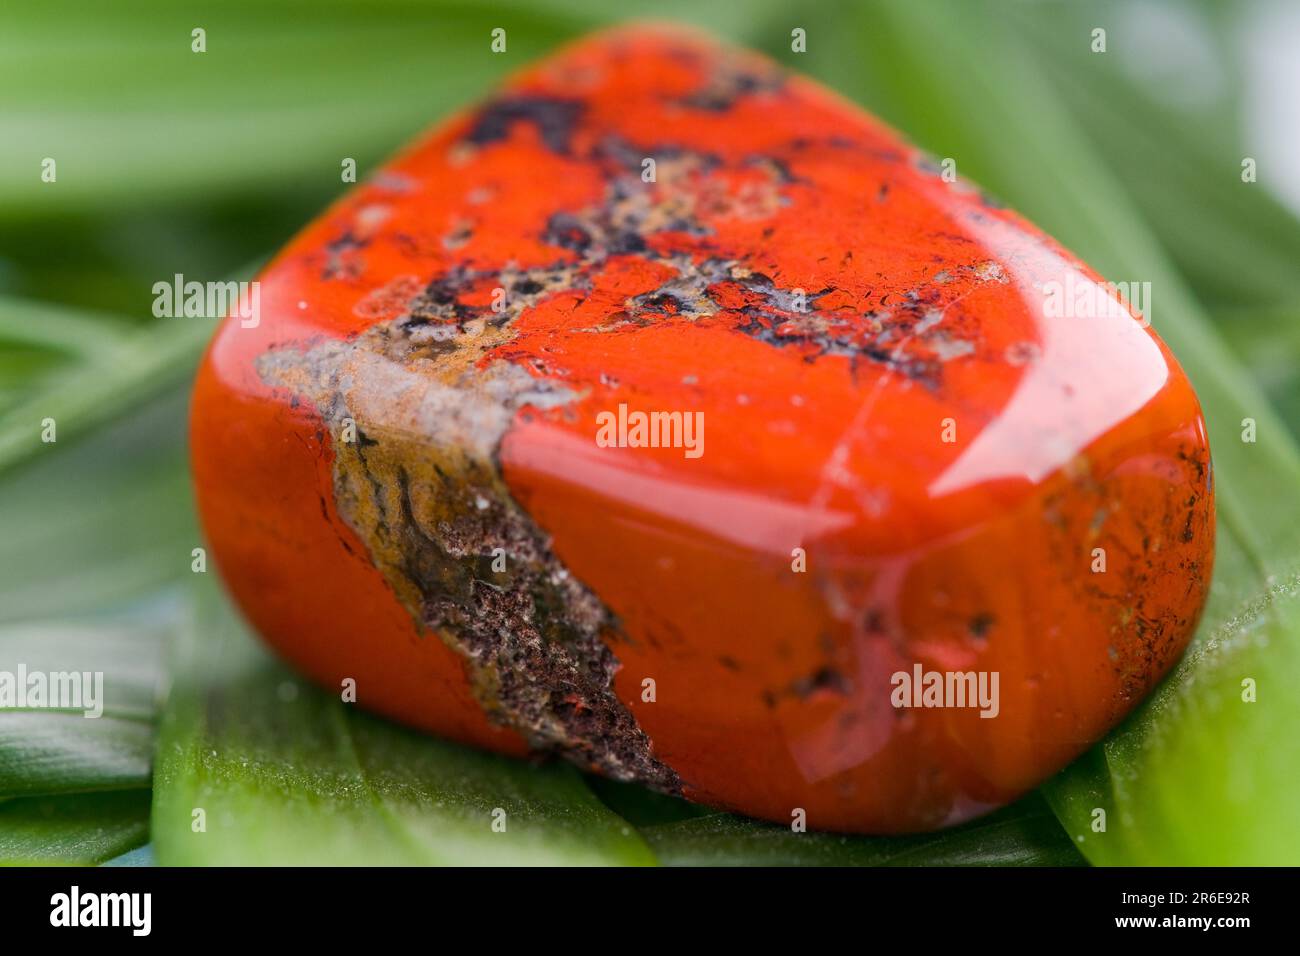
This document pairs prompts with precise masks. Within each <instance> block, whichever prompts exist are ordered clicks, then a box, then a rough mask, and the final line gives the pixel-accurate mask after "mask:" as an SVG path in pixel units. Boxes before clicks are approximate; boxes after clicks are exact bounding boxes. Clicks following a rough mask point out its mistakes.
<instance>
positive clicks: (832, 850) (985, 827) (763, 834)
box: [641, 794, 1085, 866]
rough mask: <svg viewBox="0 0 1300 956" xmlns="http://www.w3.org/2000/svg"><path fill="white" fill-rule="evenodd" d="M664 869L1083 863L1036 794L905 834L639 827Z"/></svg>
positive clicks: (723, 817)
mask: <svg viewBox="0 0 1300 956" xmlns="http://www.w3.org/2000/svg"><path fill="white" fill-rule="evenodd" d="M641 835H642V836H643V837H645V840H646V842H647V843H649V844H650V847H651V849H653V850H654V851H655V854H656V855H657V856H658V857H659V860H660V862H661V863H663V864H665V865H669V866H1082V865H1084V862H1085V861H1084V859H1083V857H1082V856H1080V855H1079V851H1078V850H1076V849H1075V848H1074V845H1073V844H1072V843H1071V842H1070V838H1069V837H1067V836H1066V835H1065V833H1064V832H1062V830H1061V826H1060V824H1059V823H1058V822H1057V820H1056V817H1054V816H1053V815H1052V811H1051V809H1050V808H1049V807H1048V806H1047V804H1046V803H1045V802H1044V801H1043V799H1042V797H1040V796H1038V795H1037V794H1035V795H1031V796H1029V797H1026V798H1025V799H1024V800H1022V801H1020V802H1019V803H1016V804H1014V805H1012V806H1010V807H1004V808H1003V809H1001V810H998V811H996V812H995V813H991V814H989V815H988V816H986V817H983V818H981V819H979V820H974V821H972V822H970V823H966V824H963V825H962V826H959V827H955V828H953V829H951V830H942V831H940V832H938V833H927V834H922V835H917V836H906V837H855V836H842V835H839V834H834V833H794V832H793V831H791V829H790V828H789V827H782V826H776V825H773V824H768V823H759V822H757V821H754V820H747V819H745V818H744V817H737V816H732V815H731V814H727V813H714V814H709V815H708V816H698V817H694V818H692V819H687V820H679V821H677V822H675V823H661V824H656V825H652V826H647V827H643V828H642V829H641Z"/></svg>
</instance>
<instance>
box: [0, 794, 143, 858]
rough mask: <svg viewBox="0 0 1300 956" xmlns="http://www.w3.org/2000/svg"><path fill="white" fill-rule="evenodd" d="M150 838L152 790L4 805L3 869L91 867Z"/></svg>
mask: <svg viewBox="0 0 1300 956" xmlns="http://www.w3.org/2000/svg"><path fill="white" fill-rule="evenodd" d="M148 838H149V791H148V790H126V791H122V792H118V793H95V794H77V795H71V796H66V795H65V796H57V797H29V798H27V799H23V800H8V801H5V802H4V803H0V866H70V865H75V866H92V865H94V864H97V863H102V862H104V861H106V860H111V859H113V858H114V857H118V856H120V855H121V854H123V853H126V852H127V851H129V850H132V849H133V848H135V847H138V846H141V845H143V844H144V842H145V841H146V840H147V839H148Z"/></svg>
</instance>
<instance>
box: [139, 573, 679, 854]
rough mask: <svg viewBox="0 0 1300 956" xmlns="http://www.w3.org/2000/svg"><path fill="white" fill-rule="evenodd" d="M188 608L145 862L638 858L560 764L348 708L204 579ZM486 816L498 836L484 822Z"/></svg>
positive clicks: (639, 846) (636, 843) (636, 845)
mask: <svg viewBox="0 0 1300 956" xmlns="http://www.w3.org/2000/svg"><path fill="white" fill-rule="evenodd" d="M197 606H198V609H199V613H198V615H197V618H196V627H195V629H194V631H193V632H192V633H190V634H188V635H187V636H186V638H185V639H184V640H183V641H181V646H180V647H178V650H177V654H178V657H177V665H176V669H175V673H174V677H173V687H172V691H171V696H170V699H169V700H168V702H167V704H166V707H165V710H164V720H163V725H162V728H161V730H160V734H159V744H158V758H157V772H156V774H155V778H154V810H153V842H154V848H155V853H156V854H157V858H158V861H159V863H161V864H163V865H197V864H238V865H258V864H275V865H314V864H367V865H369V864H405V865H412V864H550V865H557V864H645V863H652V862H653V859H654V858H653V856H652V854H651V853H650V851H649V849H648V848H647V847H646V845H645V843H644V842H643V841H642V840H641V839H640V838H639V837H638V836H637V835H636V833H635V832H634V831H633V829H632V828H631V826H629V825H628V824H627V823H626V822H625V821H623V820H621V819H619V818H618V817H617V816H615V815H614V814H613V813H611V812H610V811H609V810H608V809H607V808H606V807H605V806H604V805H603V804H602V803H601V802H600V801H599V800H598V799H597V798H596V797H595V795H594V794H592V793H591V791H590V790H588V789H587V787H586V786H585V785H584V784H583V781H582V777H581V775H579V774H578V773H577V772H576V771H574V770H572V769H571V768H569V767H566V766H562V765H559V764H548V765H545V766H540V767H538V766H532V765H530V764H528V763H526V762H523V761H515V760H509V759H506V758H502V757H496V756H493V755H491V754H486V753H480V752H477V751H474V750H470V749H467V748H464V747H460V746H457V745H455V744H451V743H447V742H444V741H439V740H434V739H432V738H428V737H424V736H421V735H418V734H414V733H412V732H410V731H406V730H403V729H401V728H399V727H396V726H392V725H390V724H387V723H385V722H383V721H380V720H378V719H376V718H373V717H369V716H366V715H364V714H360V713H358V712H356V711H355V710H354V709H353V708H352V707H351V706H350V705H346V704H344V703H342V701H341V700H340V699H339V697H337V696H334V695H330V694H327V693H325V692H324V691H321V690H318V689H316V688H314V687H311V686H309V685H307V684H306V683H304V682H303V681H302V680H301V679H300V678H298V677H296V676H295V675H293V674H292V673H290V672H289V671H288V670H286V669H285V668H284V667H283V666H281V665H279V664H278V663H276V662H274V661H273V660H272V659H271V658H270V657H269V655H267V654H266V653H265V652H264V651H262V650H261V649H260V648H259V647H257V646H256V645H255V644H254V643H253V642H252V639H251V638H250V637H249V636H248V634H247V633H246V631H245V630H244V628H243V627H242V625H241V624H240V623H239V622H238V621H237V620H236V618H235V617H234V615H233V612H232V611H231V609H229V608H228V607H227V606H226V604H225V602H224V601H223V600H221V599H220V597H219V596H218V595H216V594H214V593H213V591H212V590H210V589H204V591H203V593H201V594H200V597H199V600H198V605H197ZM200 810H201V811H202V819H203V821H204V824H205V829H204V830H203V831H202V832H198V831H196V829H195V827H196V826H197V824H196V823H195V821H196V819H198V817H196V812H197V811H200ZM498 810H499V811H504V815H503V816H502V815H500V814H497V815H496V817H494V813H495V812H496V811H498ZM494 819H503V820H504V822H505V832H494V830H493V822H494Z"/></svg>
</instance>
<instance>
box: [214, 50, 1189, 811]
mask: <svg viewBox="0 0 1300 956" xmlns="http://www.w3.org/2000/svg"><path fill="white" fill-rule="evenodd" d="M646 159H653V160H654V177H653V179H654V181H652V182H647V181H645V177H643V172H645V171H646V170H647V168H648V167H647V164H646V163H645V162H644V161H645V160H646ZM261 282H262V289H261V307H262V314H261V322H260V324H259V325H258V326H257V327H256V328H243V327H241V324H240V322H239V321H237V320H233V319H232V320H229V321H227V322H226V324H225V325H223V327H222V328H221V330H220V332H219V333H218V334H217V337H216V339H215V341H214V342H213V345H212V348H211V351H210V353H209V355H208V357H207V359H206V361H205V363H204V366H203V369H202V371H201V373H200V376H199V379H198V383H197V386H196V389H195V397H194V409H193V436H192V437H193V460H194V474H195V479H196V485H197V489H198V495H199V503H200V506H201V510H202V515H203V520H204V525H205V528H206V531H207V534H208V537H209V539H210V542H211V546H212V548H213V550H214V552H215V554H216V557H217V559H218V561H219V564H220V567H221V569H222V572H223V574H224V576H225V579H226V580H227V582H228V583H229V585H230V588H231V590H232V591H233V593H234V595H235V597H236V598H237V600H238V601H239V603H240V605H241V606H242V607H243V609H244V611H245V612H246V613H247V614H248V616H249V617H250V618H251V620H252V621H253V623H254V624H255V625H256V626H257V628H258V629H259V630H260V631H261V632H262V634H263V635H264V636H265V637H266V639H267V640H268V641H269V642H271V643H272V644H273V645H274V646H275V647H276V648H277V649H278V650H279V651H280V652H281V653H282V654H284V655H285V656H286V657H288V658H289V659H290V660H291V661H293V662H295V663H296V664H297V665H298V666H299V667H301V668H302V669H303V670H304V671H306V672H307V673H309V674H311V675H313V676H314V677H315V678H317V679H318V680H320V681H321V682H323V683H324V684H326V685H327V686H335V687H337V686H338V682H339V681H340V680H342V679H343V678H345V677H351V678H354V679H356V680H357V682H358V695H359V700H358V703H359V704H360V705H361V706H364V707H368V708H372V709H374V710H377V711H379V712H381V713H384V714H387V715H389V716H391V717H394V718H396V719H398V720H401V721H404V722H406V723H409V724H413V725H415V726H418V727H422V728H424V729H427V730H429V731H432V732H434V733H438V734H442V735H446V736H450V737H453V738H456V739H458V740H463V741H467V742H469V743H473V744H477V745H480V746H484V747H490V748H493V749H495V750H499V751H503V752H506V753H511V754H524V753H527V752H528V751H530V750H534V751H538V750H541V751H553V752H556V753H559V754H562V755H564V756H566V757H568V758H569V759H572V760H574V761H576V762H578V763H579V764H580V765H582V766H584V767H587V768H589V769H594V770H597V771H599V772H602V773H606V774H609V775H611V776H615V777H619V778H623V779H639V780H643V781H645V782H647V783H649V784H651V785H652V786H656V787H658V788H660V789H663V790H667V791H670V792H680V793H683V794H685V795H686V796H688V797H690V798H692V799H695V800H699V801H703V802H706V803H710V804H713V805H716V806H720V807H726V808H730V809H734V810H738V811H741V812H744V813H748V814H752V815H756V816H760V817H765V818H769V819H773V820H777V821H782V822H788V821H789V820H790V819H791V815H792V813H793V812H794V811H795V810H796V809H802V810H804V811H806V813H807V819H808V825H809V826H811V827H813V828H825V829H835V830H850V831H868V832H898V831H909V830H918V829H927V828H933V827H938V826H942V825H945V824H950V823H954V822H957V821H959V820H963V819H966V818H968V817H970V816H973V815H975V814H978V813H980V812H982V811H984V810H986V809H988V808H990V807H993V806H996V805H999V804H1002V803H1004V802H1006V801H1008V800H1010V799H1012V798H1014V797H1015V796H1016V795H1018V794H1019V793H1021V792H1023V791H1025V790H1027V789H1029V788H1032V787H1033V786H1035V785H1036V784H1037V783H1039V782H1040V781H1041V780H1042V779H1043V778H1044V777H1046V776H1047V775H1049V774H1050V773H1052V772H1054V771H1055V770H1057V769H1058V768H1060V767H1061V766H1062V765H1064V764H1065V763H1066V762H1068V761H1069V760H1070V759H1071V758H1072V757H1074V756H1075V755H1077V754H1078V753H1080V752H1081V751H1082V750H1083V749H1085V748H1086V747H1087V746H1088V745H1089V744H1091V743H1092V742H1094V741H1095V740H1097V739H1098V738H1099V737H1100V736H1101V735H1103V734H1104V733H1105V732H1106V731H1107V730H1108V729H1109V728H1110V727H1111V726H1113V725H1114V724H1115V723H1116V722H1117V721H1118V720H1120V718H1122V717H1123V716H1124V714H1126V713H1127V712H1128V711H1129V710H1130V709H1131V708H1132V707H1133V706H1134V705H1135V704H1136V703H1137V702H1138V701H1139V700H1140V699H1141V698H1142V696H1143V695H1144V694H1145V693H1146V692H1147V691H1148V690H1149V689H1150V688H1151V687H1152V685H1153V684H1154V682H1155V681H1157V680H1158V679H1159V678H1160V676H1161V675H1162V674H1164V673H1165V671H1166V670H1167V669H1168V668H1169V667H1170V666H1171V664H1172V663H1173V662H1174V661H1175V660H1176V659H1177V658H1178V656H1179V654H1180V653H1181V652H1182V650H1183V648H1184V646H1185V645H1186V643H1187V641H1188V639H1189V637H1190V635H1191V633H1192V630H1193V628H1194V626H1195V623H1196V620H1197V616H1198V614H1199V612H1200V608H1201V605H1202V602H1203V600H1204V597H1205V593H1206V588H1207V586H1208V582H1209V575H1210V568H1211V562H1212V556H1213V533H1214V529H1213V497H1212V488H1211V479H1210V461H1209V453H1208V447H1207V443H1206V435H1205V428H1204V424H1203V422H1202V418H1201V413H1200V409H1199V406H1198V403H1197V400H1196V396H1195V394H1194V393H1193V391H1192V389H1191V387H1190V385H1189V384H1188V381H1187V379H1186V377H1185V376H1184V374H1183V373H1182V371H1181V370H1180V369H1179V367H1178V365H1177V363H1176V362H1175V361H1174V359H1173V357H1172V356H1171V355H1170V353H1169V351H1168V350H1167V349H1166V347H1165V346H1164V345H1163V344H1162V343H1161V341H1160V340H1159V339H1158V338H1157V337H1156V335H1155V334H1154V333H1153V332H1152V331H1150V330H1149V329H1146V328H1143V327H1142V325H1141V324H1139V323H1138V322H1137V321H1135V319H1134V318H1133V316H1132V315H1130V314H1129V313H1128V312H1127V311H1126V310H1123V309H1115V310H1113V311H1108V312H1106V313H1105V314H1102V315H1098V316H1089V315H1082V316H1081V315H1069V316H1061V315H1058V314H1056V312H1055V310H1054V309H1053V308H1051V307H1047V308H1045V304H1046V303H1048V302H1049V300H1050V299H1051V294H1050V293H1051V290H1060V289H1070V290H1075V291H1077V290H1078V289H1080V288H1085V289H1094V290H1100V289H1101V287H1100V286H1098V285H1097V283H1098V282H1099V279H1098V277H1097V276H1096V275H1095V274H1094V273H1093V272H1092V271H1091V270H1089V269H1088V268H1087V267H1086V266H1084V265H1083V264H1082V263H1080V262H1078V260H1076V259H1075V258H1073V257H1072V256H1071V255H1070V254H1069V253H1068V252H1066V251H1065V250H1063V249H1061V248H1060V247H1059V246H1058V245H1057V244H1056V243H1054V242H1053V241H1052V240H1051V239H1050V238H1048V237H1046V236H1044V235H1043V234H1041V233H1040V232H1038V231H1037V230H1035V229H1034V228H1033V227H1032V226H1030V225H1028V224H1027V223H1026V222H1024V220H1022V219H1021V218H1019V217H1018V216H1016V215H1015V214H1013V213H1011V212H1009V211H1007V210H1004V209H1001V208H998V207H997V206H995V205H994V204H992V203H991V202H989V201H988V200H987V199H986V198H985V197H983V196H982V195H981V194H980V193H979V192H978V191H976V190H975V189H973V188H971V187H970V186H968V185H966V184H964V183H961V182H956V183H952V182H947V181H945V178H944V177H943V176H942V175H941V174H940V170H939V169H938V168H937V167H936V166H935V165H934V164H933V163H931V162H929V161H927V160H926V159H925V158H924V157H923V156H921V155H919V154H918V153H917V152H916V151H915V150H914V149H912V148H911V147H909V146H907V145H906V144H905V143H904V142H903V141H902V140H900V139H899V138H898V137H897V135H895V134H894V133H893V132H891V131H890V130H889V129H887V128H886V127H884V126H883V125H881V124H880V123H879V122H878V121H876V120H875V119H873V118H872V117H870V116H867V115H866V114H864V113H862V112H861V111H860V110H858V109H856V108H854V107H853V106H851V105H849V104H847V103H846V102H844V101H842V100H840V99H839V98H837V97H836V96H834V95H832V94H830V93H828V92H827V91H825V90H824V89H822V88H820V87H818V86H817V85H815V84H813V83H811V82H809V81H807V80H804V79H801V78H798V77H794V76H790V75H788V74H785V73H783V72H781V71H780V70H779V69H778V68H777V67H775V66H774V65H773V64H771V63H770V62H768V61H766V60H764V59H762V58H759V57H756V56H753V55H751V54H748V53H744V52H738V51H734V50H729V49H723V48H719V47H717V46H715V45H714V44H712V43H711V42H710V41H708V40H706V39H702V38H700V37H698V36H696V35H693V34H685V33H678V32H675V31H666V30H661V29H654V30H646V29H642V28H636V29H625V30H620V31H616V32H612V33H606V34H601V35H598V36H596V37H595V38H592V39H589V40H586V41H584V42H582V43H579V44H577V45H576V46H573V47H571V48H569V49H566V50H565V51H563V52H562V53H560V54H558V55H557V56H555V57H553V58H551V59H549V60H546V61H544V62H542V63H541V64H540V65H538V66H536V67H534V68H532V69H531V70H529V71H527V72H525V73H524V74H522V75H520V76H519V77H517V78H516V79H515V80H514V81H513V83H512V84H511V85H510V86H509V87H508V88H507V89H506V90H505V91H504V92H502V93H500V94H498V95H497V96H496V97H495V98H494V99H493V100H491V101H489V102H488V103H487V104H486V105H485V106H483V107H481V108H479V109H477V110H473V111H470V112H468V113H466V114H464V115H462V116H459V117H457V118H455V119H453V120H451V121H450V122H448V123H446V124H444V125H443V126H441V127H439V128H438V129H437V130H435V131H434V132H433V133H432V134H431V135H430V136H428V137H427V138H425V139H424V140H422V141H421V142H419V143H418V144H417V145H416V146H414V147H413V148H412V149H410V150H408V151H407V152H405V153H403V154H402V155H401V156H399V157H398V158H397V159H396V160H394V161H393V162H392V163H390V164H389V165H388V166H387V167H385V169H384V170H383V171H382V172H381V173H380V174H378V175H377V176H375V177H374V178H372V179H371V180H370V181H369V182H368V183H366V184H364V185H361V186H359V187H357V188H356V189H354V190H353V191H352V192H351V193H349V194H348V195H347V196H346V197H345V198H344V199H343V200H342V201H341V202H340V203H338V204H337V205H335V206H334V207H333V208H331V209H330V210H329V211H327V212H326V213H325V214H324V215H323V216H321V218H320V219H318V220H317V221H316V222H315V223H313V224H312V225H311V226H309V227H308V228H307V229H306V230H305V231H304V232H303V233H302V234H301V235H300V236H298V237H297V238H296V239H295V240H294V241H293V242H292V243H290V245H289V246H288V247H287V248H286V249H285V250H284V252H283V253H281V255H280V256H279V257H278V258H277V259H276V260H275V262H274V263H273V264H272V265H271V266H270V267H269V268H268V269H267V270H266V272H265V273H264V274H263V275H262V276H261ZM1098 295H1099V299H1104V300H1105V301H1108V302H1109V301H1111V300H1112V299H1113V296H1111V295H1110V293H1109V292H1103V291H1099V294H1098ZM1054 301H1056V302H1058V303H1059V301H1060V300H1059V299H1056V300H1054ZM1069 301H1070V302H1071V303H1075V304H1076V305H1078V304H1079V303H1085V302H1086V299H1085V298H1081V297H1078V296H1075V295H1071V297H1070V299H1069ZM1075 311H1077V309H1076V310H1075ZM656 412H658V413H672V412H679V413H682V417H681V418H680V419H679V422H681V423H683V424H684V423H686V422H689V423H690V424H691V425H697V424H698V423H699V422H700V421H702V423H703V425H702V433H701V432H700V431H699V430H698V429H697V430H696V431H695V432H693V433H691V434H690V435H687V434H684V433H678V435H677V437H678V438H679V441H678V443H677V446H676V447H627V444H626V443H623V444H622V446H620V443H618V442H617V439H618V438H619V437H620V435H621V436H622V437H632V438H633V439H635V437H636V431H635V425H636V423H637V421H638V418H639V415H638V413H645V414H647V415H648V414H649V413H656ZM620 416H621V418H620ZM697 416H698V417H697ZM620 422H622V423H623V424H624V425H626V424H628V423H630V424H631V426H632V431H631V435H630V436H629V435H628V434H627V432H626V429H622V430H620ZM611 423H612V424H611ZM602 429H604V430H603V431H602ZM611 437H612V438H614V439H615V440H616V441H615V443H614V444H613V445H611V444H610V443H609V442H608V441H604V440H600V441H598V438H601V439H608V438H611ZM667 437H669V438H671V437H673V436H672V435H671V434H670V435H668V436H667ZM688 438H689V439H690V442H689V443H688V442H687V439H688ZM701 438H702V442H701V441H700V439H701ZM685 444H689V447H682V446H683V445H685ZM1102 561H1104V571H1103V570H1100V567H1101V562H1102ZM918 668H919V671H918ZM929 672H937V673H939V674H940V675H946V674H956V673H965V672H969V673H972V674H973V675H975V679H976V680H977V681H978V680H979V679H980V677H979V675H981V674H982V675H984V676H983V679H984V680H985V682H986V683H985V684H984V687H985V690H986V691H991V683H989V682H990V681H991V680H992V675H993V674H996V675H997V678H996V679H997V688H998V695H997V700H996V706H995V707H994V706H992V702H989V703H990V706H985V707H984V708H983V711H984V712H985V713H987V714H990V716H987V717H983V716H981V708H978V707H971V706H966V707H959V706H947V707H930V706H896V704H898V703H900V702H902V703H907V704H917V703H920V704H924V703H925V702H926V701H925V699H924V698H923V697H922V696H920V690H917V691H916V693H917V696H916V697H915V698H913V697H911V696H907V697H906V699H905V700H901V701H900V695H901V694H903V692H904V690H905V689H906V688H902V684H903V681H904V678H901V677H896V676H895V675H899V674H905V675H908V678H909V679H910V678H911V676H912V675H915V674H917V673H919V674H920V675H921V678H922V681H924V679H925V675H926V674H927V673H929ZM648 681H651V682H653V683H652V684H651V683H647V682H648ZM651 698H653V699H651ZM946 702H947V703H948V704H954V703H956V702H955V701H953V700H952V699H948V700H947V701H946ZM967 703H970V702H967ZM994 710H996V715H995V716H993V715H992V712H993V711H994Z"/></svg>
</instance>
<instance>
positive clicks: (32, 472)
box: [0, 382, 200, 622]
mask: <svg viewBox="0 0 1300 956" xmlns="http://www.w3.org/2000/svg"><path fill="white" fill-rule="evenodd" d="M163 384H164V383H162V382H154V383H153V384H152V386H151V388H152V391H147V390H146V389H145V386H144V385H141V386H140V390H141V393H142V394H147V395H149V396H150V397H151V401H150V403H149V404H148V406H147V407H146V408H144V409H143V410H141V411H140V412H138V413H136V414H133V415H131V416H129V417H126V418H121V419H117V420H114V421H113V422H111V423H110V424H108V425H105V426H103V427H101V428H100V429H99V430H97V431H96V432H94V433H93V434H91V435H89V436H88V437H86V438H85V440H84V441H80V442H78V441H75V436H74V435H68V436H67V438H66V440H65V438H64V433H63V431H62V430H61V431H60V432H59V441H58V443H56V444H50V445H39V444H38V445H37V447H38V448H40V449H41V451H40V452H39V453H38V457H37V458H36V459H35V460H33V461H31V462H30V464H29V465H28V466H27V467H25V468H21V469H18V470H16V471H14V472H12V473H11V474H8V475H3V476H0V527H2V528H4V534H3V536H0V567H3V568H4V569H5V573H4V574H3V575H0V622H2V621H6V620H15V619H21V618H25V617H42V616H51V615H55V616H67V615H69V614H73V613H78V612H83V611H88V610H93V609H95V608H98V607H102V606H104V605H105V604H110V603H113V604H119V603H121V602H123V601H124V600H127V599H129V598H131V597H135V596H142V595H145V594H149V593H151V592H152V591H154V590H156V589H157V588H159V587H161V586H164V585H166V584H168V583H170V582H174V581H176V580H177V579H178V578H179V577H181V576H182V575H188V574H190V563H191V561H192V556H191V551H192V549H193V548H195V547H197V546H198V545H199V544H200V538H199V534H198V530H197V528H196V526H195V521H194V514H193V508H192V503H191V491H190V481H189V476H188V469H187V467H186V461H185V446H184V436H185V412H186V403H187V400H188V395H187V392H188V390H185V391H177V390H173V391H170V392H160V391H159V390H160V389H161V388H162V387H163ZM72 387H73V388H74V389H80V388H81V387H82V386H81V384H79V383H78V384H74V385H73V386H72ZM37 428H39V421H38V423H37ZM68 446H71V447H68Z"/></svg>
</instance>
